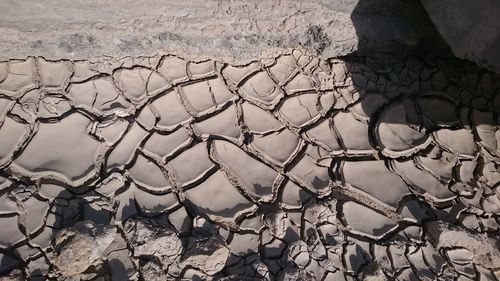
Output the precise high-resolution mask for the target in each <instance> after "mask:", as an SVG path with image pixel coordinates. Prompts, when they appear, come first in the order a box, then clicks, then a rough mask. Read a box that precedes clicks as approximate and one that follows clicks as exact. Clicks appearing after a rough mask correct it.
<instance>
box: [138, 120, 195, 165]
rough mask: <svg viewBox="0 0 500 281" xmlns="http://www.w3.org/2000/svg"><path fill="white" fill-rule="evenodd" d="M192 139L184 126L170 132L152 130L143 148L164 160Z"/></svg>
mask: <svg viewBox="0 0 500 281" xmlns="http://www.w3.org/2000/svg"><path fill="white" fill-rule="evenodd" d="M191 141H192V139H191V136H190V135H189V130H188V129H186V128H185V127H180V128H179V129H177V130H175V131H173V132H171V133H162V132H153V133H152V134H151V135H150V136H149V138H148V139H147V141H146V142H145V143H144V146H143V150H144V151H145V152H146V153H149V154H152V155H155V156H156V157H159V158H161V159H162V161H164V162H165V161H166V158H169V157H171V156H172V155H173V154H175V153H176V152H178V151H179V150H181V149H182V148H184V147H186V146H188V145H189V143H191Z"/></svg>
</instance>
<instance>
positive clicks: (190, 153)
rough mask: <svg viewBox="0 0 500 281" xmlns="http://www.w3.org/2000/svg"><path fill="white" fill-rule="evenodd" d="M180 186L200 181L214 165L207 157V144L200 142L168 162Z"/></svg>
mask: <svg viewBox="0 0 500 281" xmlns="http://www.w3.org/2000/svg"><path fill="white" fill-rule="evenodd" d="M168 165H169V167H170V168H171V169H172V171H173V172H174V174H175V176H176V179H177V180H178V181H179V182H180V183H181V186H187V185H189V184H192V183H194V182H197V181H199V180H202V179H203V178H204V177H205V176H206V175H207V174H208V173H209V172H210V171H212V170H213V169H214V168H215V164H214V163H213V162H212V160H210V158H209V156H208V149H207V144H206V143H204V142H202V143H199V144H196V145H194V146H193V147H191V148H189V149H187V150H186V151H184V152H182V153H181V154H180V155H179V156H177V157H175V158H174V159H172V160H171V161H169V162H168Z"/></svg>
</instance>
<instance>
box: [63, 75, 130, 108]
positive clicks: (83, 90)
mask: <svg viewBox="0 0 500 281" xmlns="http://www.w3.org/2000/svg"><path fill="white" fill-rule="evenodd" d="M68 96H69V97H70V98H71V99H72V100H73V104H74V106H75V107H76V108H81V109H84V110H88V111H90V112H92V113H94V114H97V115H102V116H109V115H118V116H126V115H130V114H132V113H133V112H134V111H135V109H134V107H133V105H132V104H131V103H130V102H128V101H127V100H126V99H125V98H124V97H123V96H122V95H121V93H120V92H119V91H118V90H117V89H116V87H115V85H114V84H113V80H112V79H111V77H100V78H96V79H92V80H89V81H86V82H83V83H78V84H71V85H70V86H69V89H68Z"/></svg>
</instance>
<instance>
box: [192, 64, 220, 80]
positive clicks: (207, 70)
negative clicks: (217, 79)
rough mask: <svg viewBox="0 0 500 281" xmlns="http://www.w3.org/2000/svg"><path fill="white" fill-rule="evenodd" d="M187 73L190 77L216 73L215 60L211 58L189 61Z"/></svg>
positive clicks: (208, 75)
mask: <svg viewBox="0 0 500 281" xmlns="http://www.w3.org/2000/svg"><path fill="white" fill-rule="evenodd" d="M189 73H190V77H191V79H201V78H206V77H210V76H213V75H215V74H216V69H215V62H214V61H212V60H206V61H200V62H189Z"/></svg>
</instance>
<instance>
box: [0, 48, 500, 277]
mask: <svg viewBox="0 0 500 281" xmlns="http://www.w3.org/2000/svg"><path fill="white" fill-rule="evenodd" d="M499 89H500V77H498V76H497V75H495V74H493V73H490V72H487V71H484V70H481V69H477V68H476V67H474V66H471V65H469V64H467V63H465V62H461V61H456V60H454V59H443V60H432V61H429V60H422V59H417V58H413V57H410V58H405V59H401V58H393V57H389V56H374V57H347V58H341V59H328V60H320V59H318V58H316V57H312V56H308V55H305V54H302V53H300V52H299V51H292V52H290V53H287V54H280V55H276V56H275V57H267V58H263V59H260V60H258V61H254V62H252V63H250V64H247V65H243V66H236V65H228V64H225V63H223V62H218V61H210V60H207V61H187V60H184V59H182V58H180V57H176V56H162V57H150V58H141V57H139V58H125V59H120V60H112V59H110V60H109V61H100V62H89V61H68V60H61V61H47V60H45V59H44V58H32V57H30V58H27V59H25V60H11V61H6V62H1V63H0V169H1V170H0V196H1V197H2V198H1V201H0V202H1V205H0V206H1V209H0V225H1V227H0V260H1V267H0V274H2V275H3V276H8V277H9V278H11V279H9V280H24V279H26V278H31V279H30V280H46V279H50V280H179V279H184V280H499V279H500V271H499V270H500V254H499V250H498V245H499V243H500V242H499V241H500V240H499V237H498V235H499V234H498V233H499V214H500V189H499V188H498V186H499V182H500V173H499V167H500V166H499V165H500V131H499V123H500V122H499V115H498V114H499V111H500V95H499ZM6 278H7V277H6ZM16 278H17V279H16ZM2 280H3V279H2Z"/></svg>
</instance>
